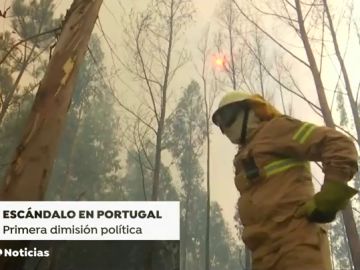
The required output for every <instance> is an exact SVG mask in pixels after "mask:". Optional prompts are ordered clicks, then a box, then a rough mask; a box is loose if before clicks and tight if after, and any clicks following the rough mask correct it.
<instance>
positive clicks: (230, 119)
mask: <svg viewBox="0 0 360 270" xmlns="http://www.w3.org/2000/svg"><path fill="white" fill-rule="evenodd" d="M243 109H244V102H237V103H232V104H229V105H226V106H225V107H223V108H221V109H220V110H219V111H218V112H217V113H216V114H215V115H214V123H215V124H216V125H217V126H219V127H220V129H221V131H223V129H224V128H229V127H230V126H231V125H232V124H233V123H234V122H235V120H236V117H237V114H238V112H239V111H241V110H243Z"/></svg>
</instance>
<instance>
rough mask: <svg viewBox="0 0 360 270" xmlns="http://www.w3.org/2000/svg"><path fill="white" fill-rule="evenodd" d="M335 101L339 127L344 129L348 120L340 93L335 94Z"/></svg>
mask: <svg viewBox="0 0 360 270" xmlns="http://www.w3.org/2000/svg"><path fill="white" fill-rule="evenodd" d="M336 100H337V110H338V112H339V113H340V125H341V126H343V127H345V126H347V125H348V124H349V119H348V117H347V114H346V109H345V104H344V97H343V94H342V93H341V92H338V93H337V95H336Z"/></svg>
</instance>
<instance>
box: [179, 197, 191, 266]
mask: <svg viewBox="0 0 360 270" xmlns="http://www.w3.org/2000/svg"><path fill="white" fill-rule="evenodd" d="M189 202H190V194H189V192H186V203H185V217H184V227H185V228H184V236H183V241H182V242H181V246H182V248H181V251H182V252H181V270H186V255H187V243H188V241H187V238H188V234H187V228H188V220H189V205H190V204H189Z"/></svg>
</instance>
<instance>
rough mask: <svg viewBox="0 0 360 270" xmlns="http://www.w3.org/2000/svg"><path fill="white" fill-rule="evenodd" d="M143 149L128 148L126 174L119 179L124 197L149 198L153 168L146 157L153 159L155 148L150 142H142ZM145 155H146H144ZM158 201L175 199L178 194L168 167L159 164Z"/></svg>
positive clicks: (135, 199) (177, 198) (130, 198)
mask: <svg viewBox="0 0 360 270" xmlns="http://www.w3.org/2000/svg"><path fill="white" fill-rule="evenodd" d="M144 145H145V147H146V149H144V150H145V151H146V152H145V151H137V150H129V151H128V155H127V163H126V168H127V171H126V175H125V176H124V177H123V178H122V180H121V186H122V187H123V188H124V192H125V199H126V200H133V201H144V200H149V199H150V198H151V194H152V186H153V185H152V184H153V183H152V181H153V170H152V169H151V167H150V166H149V164H147V158H149V160H154V158H155V150H154V147H153V146H152V145H151V144H150V143H145V144H144ZM146 156H147V157H146ZM159 200H160V201H177V200H179V195H178V193H177V191H176V188H175V187H174V185H173V183H172V177H171V174H170V171H169V168H167V167H165V166H164V165H163V164H162V165H161V170H160V183H159Z"/></svg>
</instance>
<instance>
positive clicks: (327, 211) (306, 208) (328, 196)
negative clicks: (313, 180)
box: [295, 180, 357, 223]
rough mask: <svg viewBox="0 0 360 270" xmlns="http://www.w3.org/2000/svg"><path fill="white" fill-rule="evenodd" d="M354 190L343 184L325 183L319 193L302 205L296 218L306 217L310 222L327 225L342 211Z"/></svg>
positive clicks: (335, 182) (355, 191)
mask: <svg viewBox="0 0 360 270" xmlns="http://www.w3.org/2000/svg"><path fill="white" fill-rule="evenodd" d="M356 193H357V190H356V189H353V188H352V187H349V186H348V185H346V184H345V183H343V182H338V181H330V180H328V181H325V182H324V185H323V186H322V188H321V191H320V192H318V193H316V194H315V195H314V197H313V198H312V199H311V200H309V201H307V202H306V203H305V204H303V205H302V206H301V207H300V208H299V209H298V210H297V212H296V213H295V216H296V217H301V216H306V217H307V218H308V220H309V221H311V222H318V223H327V222H331V221H333V220H334V219H335V217H336V212H338V211H339V210H341V209H344V208H345V207H346V205H347V203H348V202H349V200H350V198H351V197H353V196H354V195H355V194H356Z"/></svg>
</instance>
